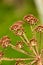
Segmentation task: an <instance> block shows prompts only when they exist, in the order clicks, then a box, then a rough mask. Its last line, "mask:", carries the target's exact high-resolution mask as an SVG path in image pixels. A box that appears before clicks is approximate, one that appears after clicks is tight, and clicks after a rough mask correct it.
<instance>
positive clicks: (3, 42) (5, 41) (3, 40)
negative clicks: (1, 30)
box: [0, 36, 10, 48]
mask: <svg viewBox="0 0 43 65" xmlns="http://www.w3.org/2000/svg"><path fill="white" fill-rule="evenodd" d="M9 43H10V38H9V37H8V36H3V38H1V41H0V44H1V45H2V47H4V48H6V47H7V46H8V44H9Z"/></svg>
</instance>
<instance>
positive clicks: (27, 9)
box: [0, 0, 43, 65]
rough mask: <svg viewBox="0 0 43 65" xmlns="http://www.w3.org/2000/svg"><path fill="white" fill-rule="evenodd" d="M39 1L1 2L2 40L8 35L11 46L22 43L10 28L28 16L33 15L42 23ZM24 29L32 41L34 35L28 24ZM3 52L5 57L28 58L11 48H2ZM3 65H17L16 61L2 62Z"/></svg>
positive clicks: (0, 33) (11, 0) (8, 0)
mask: <svg viewBox="0 0 43 65" xmlns="http://www.w3.org/2000/svg"><path fill="white" fill-rule="evenodd" d="M37 1H38V0H36V1H35V0H0V38H1V37H2V36H5V35H8V36H9V37H10V38H11V44H13V45H16V42H17V41H20V40H21V39H20V38H19V37H18V36H16V35H15V34H13V32H11V31H10V30H9V28H10V26H11V25H12V24H13V23H14V22H16V21H18V20H23V17H24V16H25V15H27V14H33V15H34V16H35V17H37V18H38V19H39V22H40V21H41V22H42V19H43V18H42V16H43V15H41V13H40V14H39V12H40V11H39V10H40V7H39V5H38V6H37V4H38V2H37ZM42 6H43V5H42ZM38 7H39V9H38ZM40 16H41V17H40ZM41 18H42V19H41ZM24 29H25V31H26V35H27V37H28V38H29V39H30V38H31V37H32V34H30V33H31V31H30V27H29V25H28V24H27V23H25V24H24ZM27 49H28V48H27ZM1 50H2V51H3V52H4V53H5V54H4V56H5V57H10V58H13V57H14V58H15V57H16V58H18V57H25V58H26V57H28V56H26V55H24V54H22V53H20V52H18V51H16V50H13V49H11V48H10V47H8V48H6V49H3V48H2V47H0V51H1ZM25 50H26V47H25ZM27 51H28V50H27ZM1 65H15V61H12V62H9V61H2V64H1Z"/></svg>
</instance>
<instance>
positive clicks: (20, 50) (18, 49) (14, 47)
mask: <svg viewBox="0 0 43 65" xmlns="http://www.w3.org/2000/svg"><path fill="white" fill-rule="evenodd" d="M9 46H11V47H12V48H13V49H15V50H17V51H19V52H22V53H24V54H26V55H28V56H29V54H28V53H27V52H26V51H24V50H22V49H20V48H17V47H16V46H14V45H12V44H9Z"/></svg>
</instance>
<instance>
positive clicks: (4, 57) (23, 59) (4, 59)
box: [0, 57, 34, 61]
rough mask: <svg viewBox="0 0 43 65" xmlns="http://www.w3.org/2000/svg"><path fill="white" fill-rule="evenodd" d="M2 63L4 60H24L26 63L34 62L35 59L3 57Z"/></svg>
mask: <svg viewBox="0 0 43 65" xmlns="http://www.w3.org/2000/svg"><path fill="white" fill-rule="evenodd" d="M0 60H1V61H2V60H6V61H13V60H15V61H18V60H20V61H21V60H23V61H25V60H34V58H7V57H6V58H5V57H3V58H1V59H0Z"/></svg>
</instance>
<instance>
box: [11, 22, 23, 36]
mask: <svg viewBox="0 0 43 65" xmlns="http://www.w3.org/2000/svg"><path fill="white" fill-rule="evenodd" d="M22 24H23V22H22V21H18V22H16V23H14V24H13V25H12V26H11V30H13V31H15V34H16V35H19V36H20V35H22V34H23V27H22Z"/></svg>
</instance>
